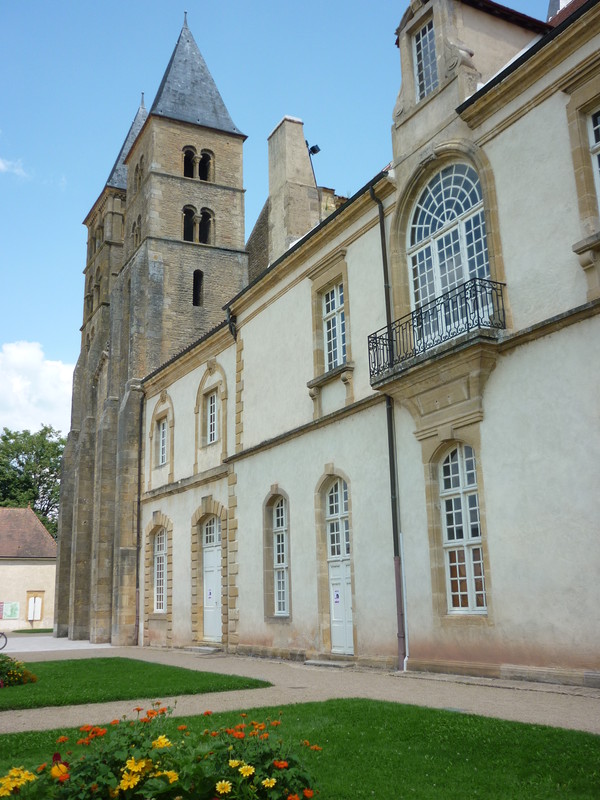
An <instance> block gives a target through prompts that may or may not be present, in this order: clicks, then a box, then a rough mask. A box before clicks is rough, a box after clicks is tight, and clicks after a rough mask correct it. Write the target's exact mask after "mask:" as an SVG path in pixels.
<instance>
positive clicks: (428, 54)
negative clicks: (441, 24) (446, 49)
mask: <svg viewBox="0 0 600 800" xmlns="http://www.w3.org/2000/svg"><path fill="white" fill-rule="evenodd" d="M414 45H415V67H416V78H417V99H418V100H422V99H423V98H424V97H427V95H428V94H429V93H430V92H432V91H433V90H434V89H436V88H437V85H438V73H437V62H436V57H435V33H434V30H433V20H429V22H428V23H427V24H426V25H425V26H424V27H423V28H421V30H420V31H419V32H418V33H417V34H416V36H415V39H414Z"/></svg>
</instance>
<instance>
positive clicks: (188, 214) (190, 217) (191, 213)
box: [183, 206, 196, 242]
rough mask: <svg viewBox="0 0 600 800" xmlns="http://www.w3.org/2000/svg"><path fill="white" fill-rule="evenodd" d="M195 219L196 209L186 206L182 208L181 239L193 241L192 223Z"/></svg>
mask: <svg viewBox="0 0 600 800" xmlns="http://www.w3.org/2000/svg"><path fill="white" fill-rule="evenodd" d="M195 220H196V209H195V208H192V207H191V206H186V207H185V208H184V209H183V241H184V242H193V241H194V224H195Z"/></svg>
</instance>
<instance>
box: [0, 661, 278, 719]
mask: <svg viewBox="0 0 600 800" xmlns="http://www.w3.org/2000/svg"><path fill="white" fill-rule="evenodd" d="M26 666H27V668H28V669H29V670H31V672H33V673H34V674H35V675H37V678H38V681H37V683H30V684H26V685H24V686H8V687H5V688H4V689H2V690H1V691H0V711H3V710H9V709H19V708H43V707H44V706H68V705H79V704H82V703H105V702H109V701H111V700H135V699H137V698H140V697H148V698H155V697H165V696H171V695H182V694H204V693H206V692H229V691H233V690H234V689H255V688H259V687H262V686H270V684H269V683H267V682H265V681H258V680H254V679H253V678H242V677H239V676H237V675H216V674H215V673H212V672H196V671H195V670H190V669H183V668H181V667H169V666H165V665H163V664H150V663H148V662H147V661H137V660H134V659H129V658H84V659H70V660H66V661H36V662H27V665H26Z"/></svg>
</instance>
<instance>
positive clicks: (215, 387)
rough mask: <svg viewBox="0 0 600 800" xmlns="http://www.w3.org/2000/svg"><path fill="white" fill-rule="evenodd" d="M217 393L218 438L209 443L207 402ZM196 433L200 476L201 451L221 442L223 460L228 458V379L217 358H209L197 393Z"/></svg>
mask: <svg viewBox="0 0 600 800" xmlns="http://www.w3.org/2000/svg"><path fill="white" fill-rule="evenodd" d="M214 392H216V393H217V409H216V410H217V438H216V439H215V441H214V442H210V443H209V442H208V431H207V400H208V397H209V396H210V395H211V394H213V393H214ZM194 416H195V425H194V429H195V432H196V446H195V449H194V452H195V458H194V475H197V474H198V456H199V453H200V451H201V450H203V449H205V448H210V447H214V446H215V445H218V443H219V442H221V455H220V458H221V460H223V459H225V458H227V378H226V376H225V371H224V369H223V367H221V365H220V364H219V363H218V362H217V360H216V359H215V358H209V359H208V361H207V362H206V370H205V372H204V375H203V376H202V380H201V381H200V385H199V386H198V391H197V392H196V404H195V406H194Z"/></svg>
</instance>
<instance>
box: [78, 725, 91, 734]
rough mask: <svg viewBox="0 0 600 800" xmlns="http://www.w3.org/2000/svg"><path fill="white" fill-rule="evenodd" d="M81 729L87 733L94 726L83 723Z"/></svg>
mask: <svg viewBox="0 0 600 800" xmlns="http://www.w3.org/2000/svg"><path fill="white" fill-rule="evenodd" d="M79 730H80V731H83V732H84V733H87V732H88V731H91V730H92V726H91V725H82V726H81V728H79Z"/></svg>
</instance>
